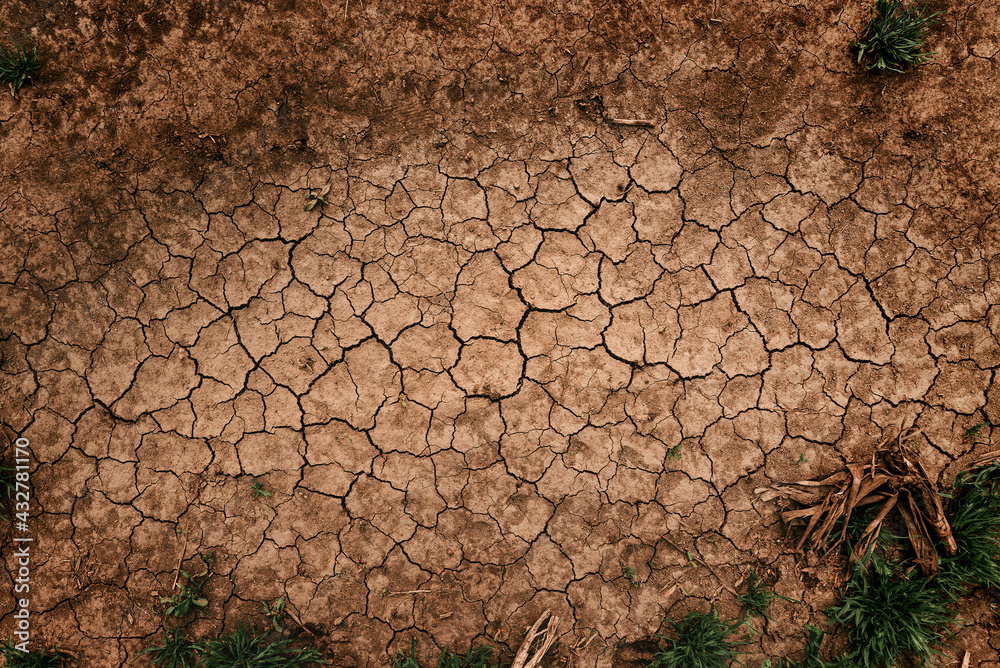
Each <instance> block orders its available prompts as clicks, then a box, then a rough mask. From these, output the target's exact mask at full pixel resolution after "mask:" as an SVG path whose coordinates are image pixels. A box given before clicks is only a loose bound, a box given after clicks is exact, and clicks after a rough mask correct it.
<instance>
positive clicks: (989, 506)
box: [937, 462, 1000, 598]
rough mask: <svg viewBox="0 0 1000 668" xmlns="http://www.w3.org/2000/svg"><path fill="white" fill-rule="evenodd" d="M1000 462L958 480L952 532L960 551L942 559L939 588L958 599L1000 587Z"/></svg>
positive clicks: (940, 562) (946, 555) (938, 578)
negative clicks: (972, 589) (973, 590)
mask: <svg viewBox="0 0 1000 668" xmlns="http://www.w3.org/2000/svg"><path fill="white" fill-rule="evenodd" d="M998 483H1000V463H998V462H994V463H993V464H991V465H989V466H986V467H983V468H981V469H979V470H977V471H976V472H975V473H972V472H969V473H967V474H966V475H964V476H960V477H959V479H958V480H956V481H955V494H954V495H953V500H952V504H951V505H952V507H953V515H952V519H951V529H952V533H953V534H954V536H955V543H956V544H957V546H958V550H957V551H956V552H955V554H953V555H948V554H943V555H942V556H941V558H940V560H939V569H940V570H939V572H938V576H937V581H938V586H940V587H941V588H942V589H943V590H944V591H945V593H947V594H948V595H949V596H951V597H953V598H957V597H958V596H959V595H960V594H961V593H963V592H964V591H966V590H967V589H968V588H969V587H971V586H974V585H979V586H981V587H1000V495H998V494H997V491H998V489H997V486H998Z"/></svg>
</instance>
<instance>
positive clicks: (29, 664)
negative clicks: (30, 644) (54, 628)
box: [0, 638, 70, 668]
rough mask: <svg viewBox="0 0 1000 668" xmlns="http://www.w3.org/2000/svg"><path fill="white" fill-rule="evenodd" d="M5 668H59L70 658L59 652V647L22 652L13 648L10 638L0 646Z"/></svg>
mask: <svg viewBox="0 0 1000 668" xmlns="http://www.w3.org/2000/svg"><path fill="white" fill-rule="evenodd" d="M0 652H2V653H3V658H4V662H5V663H6V665H7V668H60V667H61V666H64V665H65V664H66V660H67V659H69V658H70V657H69V656H67V655H66V654H64V653H63V652H60V651H59V647H58V646H56V647H51V648H48V649H36V650H32V651H30V652H22V651H21V650H19V649H16V648H15V647H14V644H13V643H12V642H11V639H10V638H7V640H5V641H4V642H3V644H2V645H0Z"/></svg>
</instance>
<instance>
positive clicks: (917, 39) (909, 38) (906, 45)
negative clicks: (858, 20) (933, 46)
mask: <svg viewBox="0 0 1000 668" xmlns="http://www.w3.org/2000/svg"><path fill="white" fill-rule="evenodd" d="M940 13H941V12H935V13H933V14H928V13H927V4H926V3H924V4H922V5H916V4H910V5H906V6H904V5H903V2H902V0H875V4H874V5H870V6H869V8H868V22H867V23H866V24H865V26H864V27H863V28H862V29H861V34H860V35H859V36H858V39H857V41H855V42H854V43H853V44H852V46H853V47H854V48H855V49H857V51H858V63H864V65H865V67H867V68H868V69H869V70H890V71H893V72H902V71H903V68H904V67H909V66H911V65H921V64H923V63H926V62H927V61H929V60H930V59H931V56H933V55H934V54H933V53H925V52H923V48H924V40H926V39H927V34H928V33H929V32H930V28H931V26H933V25H934V23H935V21H934V17H935V16H937V15H938V14H940Z"/></svg>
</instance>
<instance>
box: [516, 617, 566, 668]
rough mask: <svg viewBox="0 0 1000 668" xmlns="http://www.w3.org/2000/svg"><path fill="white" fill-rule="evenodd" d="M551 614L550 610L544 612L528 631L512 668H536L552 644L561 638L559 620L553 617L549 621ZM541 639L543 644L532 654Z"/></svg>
mask: <svg viewBox="0 0 1000 668" xmlns="http://www.w3.org/2000/svg"><path fill="white" fill-rule="evenodd" d="M550 614H551V613H550V612H549V611H548V610H546V611H545V612H543V613H542V614H541V616H540V617H539V618H538V619H537V620H536V621H535V623H534V624H532V626H531V628H530V629H528V633H527V635H526V636H525V638H524V642H523V643H521V647H520V649H518V650H517V654H515V655H514V662H513V663H512V664H511V668H536V667H537V666H538V664H540V663H541V662H542V657H543V656H545V653H546V652H548V651H549V648H550V647H551V646H552V643H554V642H555V641H556V640H557V639H558V638H559V635H558V633H559V618H558V617H552V618H551V619H549V617H550ZM546 620H547V623H546ZM543 624H544V625H545V628H544V629H543V628H542V625H543ZM539 638H541V639H542V642H541V644H540V645H538V646H537V647H536V648H535V650H534V653H532V647H533V646H534V644H535V641H536V640H538V639H539ZM529 655H530V658H529Z"/></svg>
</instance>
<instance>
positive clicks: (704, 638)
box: [648, 606, 746, 668]
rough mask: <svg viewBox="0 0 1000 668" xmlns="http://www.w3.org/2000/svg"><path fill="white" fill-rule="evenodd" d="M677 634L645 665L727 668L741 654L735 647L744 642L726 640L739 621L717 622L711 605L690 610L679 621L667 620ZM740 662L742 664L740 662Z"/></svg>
mask: <svg viewBox="0 0 1000 668" xmlns="http://www.w3.org/2000/svg"><path fill="white" fill-rule="evenodd" d="M670 624H671V626H673V628H674V633H675V635H676V636H677V637H676V638H674V639H668V638H665V637H663V636H659V635H658V636H657V637H658V638H659V639H660V640H663V641H665V642H666V644H667V647H665V648H663V649H661V650H660V651H659V652H657V653H656V655H655V656H654V657H653V662H652V663H651V664H649V666H648V668H729V664H730V663H731V662H733V661H736V662H737V663H740V662H739V660H738V659H737V657H738V656H739V655H740V654H742V652H740V651H738V650H737V648H738V647H740V646H741V645H744V644H746V643H744V642H737V641H733V640H730V639H729V638H730V636H731V635H732V634H733V633H735V632H736V629H738V628H739V627H740V626H742V625H743V622H737V621H734V620H730V621H721V620H720V619H719V616H718V614H717V613H716V611H715V607H714V606H713V607H712V609H711V610H710V611H709V612H706V613H697V612H692V613H690V614H689V615H688V616H687V617H685V618H684V619H682V620H681V621H680V622H674V621H670ZM740 665H743V664H742V663H740Z"/></svg>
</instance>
